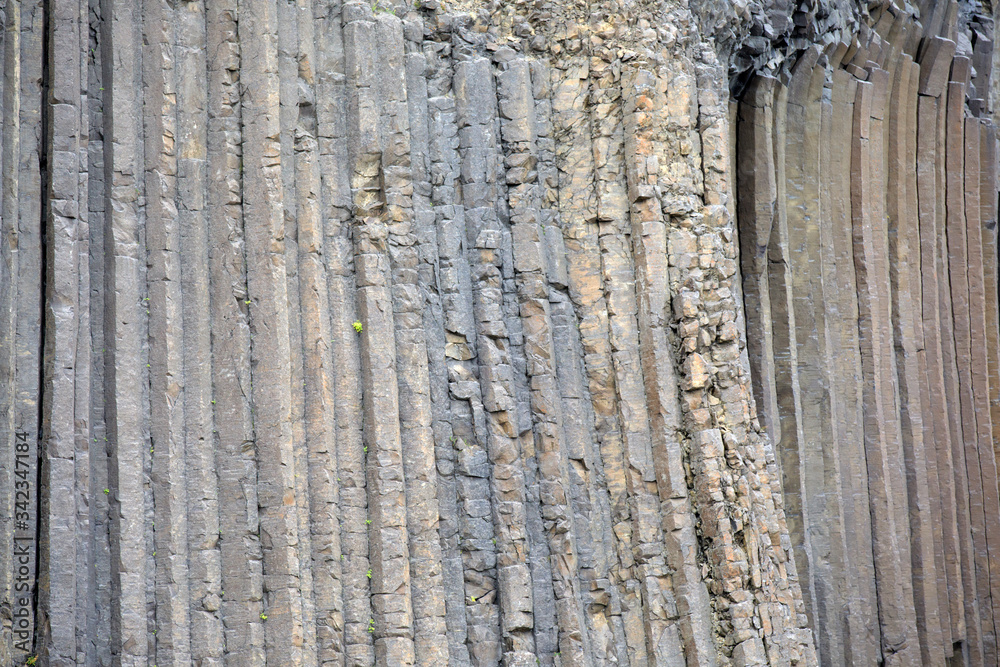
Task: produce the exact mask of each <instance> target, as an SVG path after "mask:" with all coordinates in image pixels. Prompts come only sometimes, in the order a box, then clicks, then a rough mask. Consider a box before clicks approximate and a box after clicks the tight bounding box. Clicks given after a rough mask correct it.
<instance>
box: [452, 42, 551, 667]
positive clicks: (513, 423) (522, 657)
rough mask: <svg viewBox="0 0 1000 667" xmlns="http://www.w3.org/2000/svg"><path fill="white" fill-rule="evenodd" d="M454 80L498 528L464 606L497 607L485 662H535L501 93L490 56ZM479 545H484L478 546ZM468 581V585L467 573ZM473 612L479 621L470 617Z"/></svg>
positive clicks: (485, 437)
mask: <svg viewBox="0 0 1000 667" xmlns="http://www.w3.org/2000/svg"><path fill="white" fill-rule="evenodd" d="M454 87H455V97H456V103H457V104H456V106H457V111H458V127H459V144H460V146H461V151H460V153H461V158H462V199H463V202H462V203H463V204H464V207H465V239H464V242H465V246H466V249H465V253H466V257H467V259H468V261H469V264H470V268H471V278H472V294H473V312H474V315H475V322H476V345H477V357H478V362H479V367H478V370H479V385H480V388H481V391H482V401H483V402H482V405H483V409H484V411H485V414H484V415H483V419H484V421H485V429H482V434H481V435H480V440H481V442H484V443H485V445H486V452H487V455H488V458H489V462H490V464H491V469H492V470H491V475H490V494H491V496H492V502H491V511H490V516H491V517H492V519H493V530H495V531H496V545H495V558H496V561H495V567H496V589H495V590H496V592H494V593H492V594H491V591H490V590H489V589H488V588H487V589H486V590H483V591H482V592H481V593H480V594H481V595H483V597H478V596H477V599H478V600H479V602H480V604H479V607H470V608H469V610H468V611H467V613H468V614H469V618H470V626H473V625H477V624H482V622H483V621H486V620H487V619H488V618H489V617H490V616H492V615H493V614H499V626H500V631H501V636H500V637H499V638H498V639H499V640H500V642H499V644H498V645H497V646H496V648H497V650H498V652H497V654H496V655H495V656H493V657H490V656H489V654H488V651H489V650H490V644H489V642H490V640H489V639H486V638H484V639H486V641H485V642H483V643H484V645H483V646H482V648H483V650H484V653H482V654H480V655H481V657H480V656H476V653H478V650H477V649H478V647H477V646H475V645H473V646H471V647H470V649H471V650H472V652H473V657H474V659H475V658H477V657H479V659H480V660H481V661H482V662H481V663H480V664H493V663H494V662H496V661H498V660H499V659H500V657H501V651H502V655H503V660H504V664H505V665H509V666H511V667H521V666H524V667H528V666H529V665H530V664H531V662H532V661H536V662H537V658H536V657H535V641H534V637H533V636H532V634H531V631H532V629H533V628H534V616H533V609H534V605H533V603H532V595H531V590H532V589H531V571H530V568H529V566H528V556H529V544H528V535H527V532H526V513H525V500H526V495H525V475H524V462H523V458H522V456H523V454H522V452H521V445H520V442H519V439H518V435H519V433H518V428H517V410H516V404H515V401H514V388H513V366H512V363H511V361H512V360H511V352H510V337H509V332H508V328H507V325H506V323H505V322H504V321H503V315H502V312H501V308H502V303H503V281H504V278H505V277H506V276H505V275H504V266H503V259H502V257H501V256H500V251H499V250H500V248H501V243H502V229H501V221H500V219H499V215H498V211H497V202H498V201H499V193H498V192H497V178H498V168H499V167H500V165H499V164H497V157H496V153H497V149H498V145H497V144H498V143H499V137H498V136H497V134H496V131H497V127H496V124H497V106H496V105H497V102H496V100H497V97H496V90H495V87H494V82H493V72H492V68H491V66H490V63H489V61H487V60H485V59H483V58H474V59H470V60H466V61H464V62H461V63H459V64H458V65H457V66H456V68H455V79H454ZM477 435H479V434H477ZM470 509H472V508H471V507H470ZM474 544H475V543H474ZM476 546H478V545H476ZM483 546H485V545H483ZM480 550H483V549H482V547H481V546H480ZM466 582H467V583H466V589H467V590H469V589H470V586H469V576H468V573H467V574H466ZM471 590H473V591H476V590H477V589H476V588H475V587H473V588H471ZM477 592H478V591H477ZM497 597H499V599H497ZM484 598H485V599H484ZM470 599H471V595H470ZM473 602H475V601H473ZM482 607H485V609H483V608H482ZM484 614H486V616H484ZM477 617H479V618H482V620H478V619H477ZM474 619H475V620H477V621H478V622H473V621H474ZM487 637H488V636H487Z"/></svg>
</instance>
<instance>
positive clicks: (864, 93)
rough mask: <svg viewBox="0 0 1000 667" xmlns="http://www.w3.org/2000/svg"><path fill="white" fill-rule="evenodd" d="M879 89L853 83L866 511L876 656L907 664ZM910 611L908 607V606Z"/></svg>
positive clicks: (911, 634)
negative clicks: (887, 333) (887, 331)
mask: <svg viewBox="0 0 1000 667" xmlns="http://www.w3.org/2000/svg"><path fill="white" fill-rule="evenodd" d="M877 85H884V81H881V82H880V83H879V84H875V83H872V82H867V81H865V82H859V83H858V88H857V97H856V98H855V101H854V139H853V148H852V155H851V200H852V201H851V204H852V216H853V229H854V264H855V270H856V272H857V282H858V307H859V319H858V330H859V342H860V347H861V369H862V373H863V376H864V384H863V388H864V391H863V394H862V404H863V408H864V440H865V451H866V461H867V467H868V480H869V483H868V489H869V494H870V503H871V512H872V547H873V552H874V559H875V578H876V582H877V588H878V594H879V597H878V607H879V624H880V629H881V639H882V641H881V650H882V658H883V660H884V661H885V662H886V664H887V665H888V664H906V662H907V660H908V659H910V657H911V656H913V654H914V652H916V651H917V650H919V648H918V644H917V642H916V639H917V638H916V628H915V627H914V626H912V625H911V624H910V623H908V619H907V614H906V611H905V609H906V608H907V606H906V604H907V603H906V602H905V601H904V598H905V591H906V588H905V586H904V582H903V575H902V571H901V567H900V562H899V560H900V550H899V547H898V544H897V542H898V531H897V528H896V526H895V524H896V522H897V521H898V520H899V517H898V516H897V514H896V505H895V503H894V491H895V489H894V488H893V482H894V481H895V480H894V479H893V477H892V475H891V472H890V466H891V465H892V464H891V462H892V461H893V454H892V450H891V448H890V443H891V441H892V440H891V438H890V437H889V436H887V435H886V434H885V430H886V429H887V428H889V426H890V425H891V421H890V420H888V419H887V418H886V416H885V415H886V412H887V411H889V410H892V409H893V408H894V406H892V405H886V404H885V391H883V387H882V385H883V384H884V383H885V382H886V381H888V378H887V377H884V376H882V373H883V372H884V368H885V366H886V363H885V360H884V359H883V357H884V356H885V354H886V353H887V352H888V350H885V349H884V348H885V346H884V345H883V341H882V340H881V336H880V330H881V329H882V328H885V327H887V326H888V317H889V304H888V294H887V293H886V286H887V282H888V281H887V279H888V275H887V271H885V270H884V269H886V268H887V267H886V266H884V265H883V262H884V258H885V253H886V247H885V245H886V239H885V236H884V235H882V236H880V235H879V234H878V233H877V232H878V223H877V220H876V218H878V215H879V211H880V210H881V207H880V206H879V204H878V202H877V199H878V195H879V192H880V190H879V185H878V180H877V179H878V178H879V177H880V173H879V171H880V170H877V169H876V168H875V167H874V166H873V165H874V164H875V163H879V164H880V163H881V161H882V153H881V147H882V143H881V139H880V135H881V133H882V127H881V122H873V121H872V119H873V117H874V118H876V119H877V120H880V119H881V117H882V113H883V111H884V106H882V105H879V106H876V105H875V104H874V103H873V98H875V97H876V96H881V95H884V93H882V92H879V91H876V90H875V88H876V86H877ZM880 257H881V258H883V259H880ZM882 278H885V279H886V280H882ZM880 378H881V379H880ZM909 608H910V609H912V603H910V604H909Z"/></svg>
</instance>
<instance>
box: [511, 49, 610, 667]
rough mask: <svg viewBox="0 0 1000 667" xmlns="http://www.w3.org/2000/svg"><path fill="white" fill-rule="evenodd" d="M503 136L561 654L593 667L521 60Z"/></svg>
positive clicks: (530, 109) (526, 71)
mask: <svg viewBox="0 0 1000 667" xmlns="http://www.w3.org/2000/svg"><path fill="white" fill-rule="evenodd" d="M497 84H498V91H497V92H498V96H499V105H500V108H499V111H500V118H501V137H502V139H503V145H504V153H505V160H504V166H505V167H506V169H507V179H506V180H507V184H508V185H509V186H510V187H509V189H508V202H509V206H510V230H511V234H512V236H513V251H514V252H513V255H514V256H513V263H514V275H515V276H516V282H517V293H518V302H519V306H520V318H521V322H522V325H523V327H524V354H525V357H526V359H527V367H526V371H527V376H528V383H529V387H530V401H531V413H532V417H533V422H534V451H535V460H536V461H537V465H538V475H539V480H538V481H539V486H540V501H541V505H542V507H541V515H542V525H543V527H544V528H545V532H546V537H547V539H548V546H549V552H550V554H551V556H550V562H551V564H552V566H551V567H552V585H553V591H554V595H555V607H556V617H557V619H558V625H559V638H558V641H559V644H558V648H559V654H560V656H562V659H563V660H564V661H565V664H567V665H588V664H590V655H591V652H590V651H589V650H588V648H589V647H588V644H589V635H588V634H587V632H586V630H587V628H586V625H585V621H584V619H583V615H582V609H581V608H580V602H581V601H580V597H581V596H580V592H581V591H580V582H579V580H578V575H579V572H578V568H579V557H578V553H577V548H576V547H577V544H576V541H577V535H576V531H575V530H574V528H575V527H574V525H573V523H574V522H573V518H574V517H573V515H572V511H571V509H570V507H569V504H570V490H569V489H568V487H569V483H568V471H567V466H568V461H567V458H566V451H565V448H566V442H565V433H564V431H563V421H562V406H561V400H560V396H559V387H558V384H557V377H556V372H555V350H554V347H553V346H554V343H553V338H552V336H553V334H552V319H551V313H550V307H549V302H548V286H547V284H546V282H545V275H544V264H543V255H542V247H541V234H540V232H541V230H540V228H539V224H538V220H537V210H538V203H539V202H538V200H537V198H536V196H535V193H536V188H535V184H534V182H533V181H534V179H535V178H536V177H537V171H535V170H534V169H533V167H534V166H535V163H536V162H537V147H536V144H535V138H536V137H535V115H534V111H535V103H534V99H533V97H532V87H531V70H530V66H529V64H528V63H527V62H526V61H524V60H514V61H512V62H510V63H508V64H507V65H506V68H505V69H504V70H502V71H501V73H500V74H499V75H498V77H497Z"/></svg>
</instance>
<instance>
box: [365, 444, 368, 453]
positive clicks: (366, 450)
mask: <svg viewBox="0 0 1000 667" xmlns="http://www.w3.org/2000/svg"><path fill="white" fill-rule="evenodd" d="M367 453H368V445H365V454H367Z"/></svg>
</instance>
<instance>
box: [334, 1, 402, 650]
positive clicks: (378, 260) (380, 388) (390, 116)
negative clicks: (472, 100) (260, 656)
mask: <svg viewBox="0 0 1000 667" xmlns="http://www.w3.org/2000/svg"><path fill="white" fill-rule="evenodd" d="M351 9H352V10H354V11H353V12H352V14H351V15H346V14H345V16H344V36H345V42H346V44H345V45H346V55H347V81H348V85H349V86H351V89H350V93H349V94H350V112H349V113H350V121H349V122H350V125H349V131H350V132H349V138H350V140H351V159H352V167H351V168H352V173H351V190H352V194H353V196H354V208H355V210H354V215H355V228H354V246H355V250H354V252H355V255H354V261H355V267H356V270H357V274H356V275H357V286H358V293H357V303H358V321H359V322H360V323H361V325H362V329H361V330H360V331H359V334H360V337H361V350H360V351H361V371H362V374H363V376H364V377H365V378H366V382H365V387H364V404H363V409H364V438H365V439H364V443H365V451H366V453H367V456H366V460H365V468H366V471H367V478H368V480H367V487H366V488H367V491H368V508H369V516H370V517H371V518H370V519H368V520H366V523H367V524H368V525H369V527H370V529H369V549H370V553H371V556H370V557H371V566H372V567H371V570H370V572H371V577H370V578H371V587H372V588H371V592H372V608H373V612H374V613H373V619H374V635H375V660H376V663H382V662H385V663H386V664H400V665H412V664H414V660H415V656H414V645H413V607H412V598H411V594H410V566H409V546H408V534H407V529H406V496H405V486H404V484H405V479H404V470H403V460H402V444H401V440H400V425H399V396H398V383H397V379H396V348H395V336H394V335H391V334H390V332H392V331H393V330H394V321H393V308H392V295H391V289H392V288H391V283H390V280H391V277H390V276H391V274H390V258H389V249H388V236H389V227H390V226H392V225H393V224H394V220H393V217H394V216H396V217H398V216H399V213H400V204H401V203H402V202H401V201H400V198H399V194H400V193H399V190H398V188H399V187H400V185H401V183H400V178H401V177H402V173H401V171H402V169H403V168H404V165H405V164H406V162H407V161H408V159H409V151H408V150H406V149H405V146H404V145H402V144H401V143H400V139H401V137H400V134H398V133H397V132H395V131H394V130H395V128H397V127H400V126H399V125H397V124H395V123H394V121H396V119H397V118H398V117H399V115H400V114H402V115H403V118H402V120H403V124H402V127H400V129H402V128H405V127H406V116H405V114H406V108H405V105H404V104H401V103H402V102H404V98H403V94H404V92H405V79H404V75H403V70H402V57H401V56H402V53H401V48H400V47H401V46H402V35H401V34H400V24H399V22H398V20H396V19H394V18H392V17H389V16H376V17H375V19H374V21H373V20H371V19H369V18H368V16H366V15H365V14H366V10H365V9H364V8H362V7H356V8H353V7H352V8H351ZM397 49H398V50H397ZM377 57H381V58H385V59H387V60H389V64H390V68H389V72H391V74H389V73H387V72H383V73H382V74H379V67H378V66H376V64H375V63H376V62H377V61H376V60H375V58H377Z"/></svg>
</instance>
